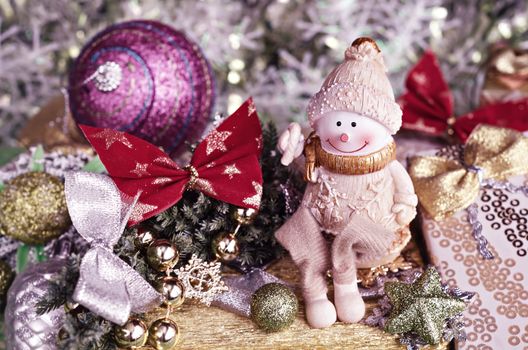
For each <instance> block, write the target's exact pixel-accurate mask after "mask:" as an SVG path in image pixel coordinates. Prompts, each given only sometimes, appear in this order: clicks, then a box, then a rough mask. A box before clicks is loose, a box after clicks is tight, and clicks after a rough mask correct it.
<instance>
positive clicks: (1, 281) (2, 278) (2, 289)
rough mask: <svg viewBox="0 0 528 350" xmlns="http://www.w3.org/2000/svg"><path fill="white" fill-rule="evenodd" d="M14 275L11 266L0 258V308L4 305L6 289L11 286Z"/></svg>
mask: <svg viewBox="0 0 528 350" xmlns="http://www.w3.org/2000/svg"><path fill="white" fill-rule="evenodd" d="M14 277H15V274H14V272H13V270H12V269H11V266H9V264H8V263H6V262H5V261H3V260H0V308H2V307H3V306H4V305H5V301H6V296H7V291H8V289H9V287H10V286H11V283H12V282H13V278H14Z"/></svg>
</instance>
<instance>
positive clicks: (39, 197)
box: [0, 172, 70, 244]
mask: <svg viewBox="0 0 528 350" xmlns="http://www.w3.org/2000/svg"><path fill="white" fill-rule="evenodd" d="M69 226H70V216H69V215H68V208H67V207H66V198H65V196H64V184H63V183H62V181H61V180H60V179H59V178H57V177H56V176H53V175H50V174H48V173H45V172H29V173H25V174H22V175H19V176H17V177H15V178H13V179H11V180H9V181H8V182H7V183H6V184H5V188H4V190H3V191H2V192H0V233H1V234H3V235H6V236H9V237H12V238H14V239H17V240H19V241H22V242H24V243H26V244H44V243H47V242H48V241H50V240H51V239H53V238H56V237H58V236H60V235H61V234H62V233H63V232H64V231H65V230H66V229H67V228H68V227H69Z"/></svg>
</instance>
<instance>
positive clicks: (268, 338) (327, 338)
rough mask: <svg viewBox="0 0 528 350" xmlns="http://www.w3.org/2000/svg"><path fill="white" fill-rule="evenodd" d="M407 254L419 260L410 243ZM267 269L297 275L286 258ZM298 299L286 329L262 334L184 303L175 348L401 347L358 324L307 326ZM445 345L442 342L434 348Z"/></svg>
mask: <svg viewBox="0 0 528 350" xmlns="http://www.w3.org/2000/svg"><path fill="white" fill-rule="evenodd" d="M407 253H408V254H410V256H411V257H412V259H413V260H416V261H417V262H418V263H421V259H420V256H419V252H418V250H417V249H416V247H415V246H414V244H413V243H412V242H411V243H410V246H409V247H408V248H407ZM267 271H268V272H269V273H271V274H274V275H275V276H277V277H279V278H282V279H284V280H286V281H289V282H292V283H293V284H295V283H297V281H298V278H299V273H298V270H297V268H296V267H295V265H294V264H293V262H292V261H291V259H290V258H284V259H282V260H280V261H278V262H277V263H276V264H274V265H273V266H271V267H270V268H269V269H268V270H267ZM330 294H331V293H330ZM299 301H300V306H301V307H300V310H299V313H298V316H297V319H296V320H295V322H294V323H293V325H292V326H290V328H288V329H286V330H285V331H282V332H278V333H265V332H263V331H261V330H259V329H258V328H257V327H256V326H255V325H254V324H253V322H252V321H251V320H249V319H247V318H244V317H242V316H238V315H235V314H232V313H229V312H227V311H223V310H221V309H219V308H216V307H210V308H207V307H205V306H202V305H197V304H192V303H188V302H186V303H185V304H184V305H183V306H182V307H181V308H180V309H178V310H177V311H175V312H174V313H173V314H172V318H173V319H174V320H175V321H176V322H177V323H178V325H179V326H180V332H181V341H180V345H179V347H178V349H376V350H390V349H399V350H401V349H405V346H402V345H401V344H400V343H399V341H398V339H397V337H396V336H393V335H390V334H388V333H385V332H384V331H382V330H380V329H377V328H372V327H369V326H365V325H361V324H343V323H341V322H337V323H336V324H334V325H333V326H332V327H330V328H327V329H311V328H310V327H309V326H308V324H307V323H306V321H305V319H304V310H303V307H302V299H300V296H299ZM375 305H376V301H368V302H367V314H368V313H369V312H370V310H371V309H372V308H373V307H374V306H375ZM152 317H154V316H152ZM429 348H430V349H431V347H429ZM446 348H447V346H446V345H443V346H439V347H435V349H446ZM144 349H149V348H148V347H145V348H144Z"/></svg>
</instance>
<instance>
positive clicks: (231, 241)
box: [213, 232, 240, 262]
mask: <svg viewBox="0 0 528 350" xmlns="http://www.w3.org/2000/svg"><path fill="white" fill-rule="evenodd" d="M213 252H214V254H215V256H216V257H217V258H218V259H220V261H223V262H227V261H233V260H235V259H236V258H237V257H238V253H239V252H240V247H239V245H238V240H237V239H236V237H235V235H234V234H233V233H229V232H224V233H220V234H219V235H218V236H216V237H215V239H213Z"/></svg>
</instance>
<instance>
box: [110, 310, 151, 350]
mask: <svg viewBox="0 0 528 350" xmlns="http://www.w3.org/2000/svg"><path fill="white" fill-rule="evenodd" d="M147 338H148V330H147V326H146V325H145V323H144V322H143V321H141V320H140V319H139V318H136V317H132V318H130V319H129V320H128V321H127V322H126V323H125V324H124V325H123V326H116V327H115V328H114V339H115V342H116V344H117V346H119V347H121V348H132V349H134V348H138V347H141V346H144V345H145V344H146V343H147Z"/></svg>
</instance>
